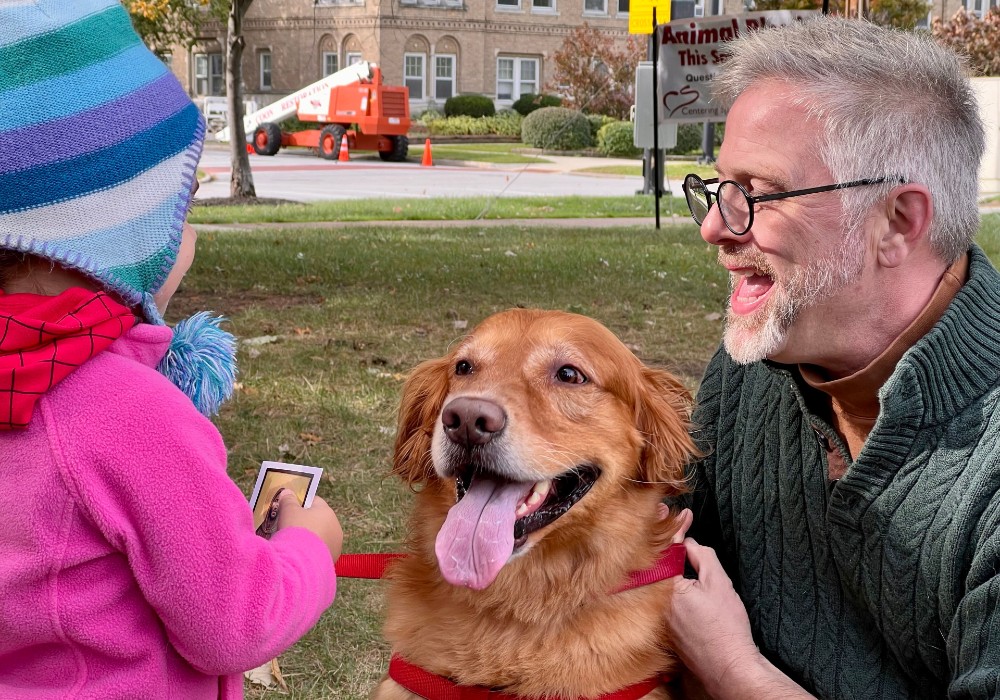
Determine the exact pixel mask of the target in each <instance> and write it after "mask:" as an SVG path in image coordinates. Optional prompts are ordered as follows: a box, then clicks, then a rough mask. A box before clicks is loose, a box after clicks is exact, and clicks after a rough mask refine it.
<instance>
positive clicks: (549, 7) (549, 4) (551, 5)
mask: <svg viewBox="0 0 1000 700" xmlns="http://www.w3.org/2000/svg"><path fill="white" fill-rule="evenodd" d="M537 3H544V4H541V5H540V4H537ZM531 11H532V12H537V13H538V14H541V15H551V14H555V13H556V0H531Z"/></svg>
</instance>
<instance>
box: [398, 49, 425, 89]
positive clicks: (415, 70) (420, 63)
mask: <svg viewBox="0 0 1000 700" xmlns="http://www.w3.org/2000/svg"><path fill="white" fill-rule="evenodd" d="M425 58H426V56H425V55H424V54H422V53H407V54H403V85H405V86H406V87H408V88H409V89H410V99H411V100H422V99H424V59H425Z"/></svg>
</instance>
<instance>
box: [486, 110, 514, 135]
mask: <svg viewBox="0 0 1000 700" xmlns="http://www.w3.org/2000/svg"><path fill="white" fill-rule="evenodd" d="M482 119H483V121H484V122H486V125H487V127H488V128H489V131H488V132H487V133H490V134H496V135H497V136H515V137H518V138H520V136H521V122H522V121H524V117H522V116H521V115H520V114H518V113H517V112H515V111H514V110H511V109H505V110H501V111H500V112H498V113H497V114H496V116H493V117H483V118H482Z"/></svg>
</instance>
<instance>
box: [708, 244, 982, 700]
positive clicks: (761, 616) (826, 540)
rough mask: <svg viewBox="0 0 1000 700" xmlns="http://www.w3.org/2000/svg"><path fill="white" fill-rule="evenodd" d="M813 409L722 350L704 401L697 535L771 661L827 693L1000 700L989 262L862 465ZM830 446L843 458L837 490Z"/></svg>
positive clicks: (907, 366) (899, 374) (923, 343)
mask: <svg viewBox="0 0 1000 700" xmlns="http://www.w3.org/2000/svg"><path fill="white" fill-rule="evenodd" d="M817 398H818V396H817V395H816V394H815V393H814V390H812V389H810V388H809V387H808V386H807V385H806V384H805V383H804V382H803V381H802V380H801V378H800V377H799V376H798V372H797V371H796V369H795V368H793V367H788V366H782V365H775V364H770V363H755V364H751V365H738V364H736V363H735V362H733V360H732V359H731V358H730V357H729V355H728V354H727V353H726V352H725V351H724V350H722V349H720V350H719V351H718V352H717V353H716V355H715V357H714V358H713V359H712V361H711V363H710V364H709V367H708V369H707V371H706V373H705V377H704V379H703V382H702V385H701V389H700V391H699V392H698V408H697V411H696V413H695V421H694V422H695V427H696V436H697V437H698V439H699V441H700V442H701V445H702V448H703V449H704V450H705V451H706V454H708V457H707V458H706V459H704V460H703V461H702V462H701V463H700V464H699V465H698V467H697V470H698V474H697V476H698V480H697V482H696V483H697V492H696V500H695V527H696V528H697V529H696V530H695V531H693V534H694V536H695V537H697V538H698V539H699V541H701V542H702V544H707V545H711V546H714V547H715V548H716V549H717V550H718V553H719V556H720V558H721V559H722V562H723V564H724V565H725V566H726V568H727V570H728V571H729V573H730V576H731V577H732V578H733V582H734V584H735V585H736V588H737V590H738V591H739V593H740V595H741V596H742V598H743V601H744V603H745V604H746V607H747V612H748V613H749V615H750V622H751V625H752V627H753V633H754V637H755V639H756V641H757V644H758V645H759V647H760V649H761V651H762V652H763V653H764V654H765V656H767V657H768V658H769V659H770V660H771V661H772V662H773V663H774V664H775V665H777V666H778V667H779V668H781V669H782V670H783V671H785V672H786V673H787V674H789V675H790V676H791V677H792V678H793V679H795V680H796V681H797V682H798V683H800V684H801V685H802V686H804V687H805V688H806V689H807V690H809V691H810V692H813V693H815V694H817V695H819V696H820V697H824V698H845V699H846V698H852V699H853V698H943V697H953V698H986V697H990V698H992V697H1000V273H998V272H997V271H996V270H995V269H994V268H993V266H992V265H991V264H990V261H989V259H988V258H987V257H986V255H985V254H984V253H983V251H982V250H980V249H979V248H978V247H973V249H972V250H971V252H970V266H969V279H968V281H967V282H966V283H965V285H964V286H963V287H962V289H961V290H960V291H959V293H958V294H957V295H956V297H955V299H954V300H953V301H952V303H951V305H950V306H949V307H948V309H947V311H946V312H945V314H944V316H943V317H942V318H941V320H940V321H938V323H937V324H936V325H935V326H934V328H933V329H932V330H931V331H930V332H929V333H928V334H927V335H926V336H924V337H923V338H922V339H921V340H920V341H919V342H918V343H917V344H916V345H915V346H914V347H913V348H911V349H910V350H909V351H908V352H907V353H906V354H905V355H904V356H903V358H902V359H901V360H900V362H899V364H898V365H897V367H896V369H895V371H894V372H893V374H892V376H891V377H890V378H889V380H888V381H887V382H886V383H885V385H884V386H883V387H882V389H881V390H880V391H879V398H880V402H881V406H882V409H881V413H880V415H879V417H878V421H877V422H876V424H875V427H874V428H873V430H872V432H871V434H870V435H869V436H868V440H867V442H866V443H865V446H864V449H863V450H862V451H861V452H860V454H859V455H858V458H857V460H856V461H854V462H853V463H851V461H850V456H849V455H848V454H847V451H846V450H845V449H844V447H843V444H842V443H841V441H840V440H839V438H838V437H837V435H836V433H835V432H834V431H833V429H832V428H831V427H830V425H829V423H827V422H826V421H824V420H822V419H821V418H819V417H818V416H817V415H815V414H814V413H813V412H812V411H811V410H810V406H814V407H815V406H818V405H819V404H818V402H817ZM824 444H833V445H835V446H836V447H838V448H839V449H840V450H841V451H842V452H843V453H844V458H845V460H846V461H847V464H848V465H849V466H848V470H847V473H846V474H845V475H844V477H843V478H842V479H840V480H839V481H837V482H835V483H833V484H831V483H830V481H829V480H828V478H827V463H826V449H825V447H824Z"/></svg>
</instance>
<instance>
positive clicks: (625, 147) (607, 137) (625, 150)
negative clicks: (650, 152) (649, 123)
mask: <svg viewBox="0 0 1000 700" xmlns="http://www.w3.org/2000/svg"><path fill="white" fill-rule="evenodd" d="M597 150H598V151H599V152H600V153H601V154H603V155H606V156H611V157H614V158H635V157H636V156H639V155H641V154H642V149H641V148H636V147H635V144H634V142H633V126H632V122H611V123H610V124H605V125H604V126H602V127H601V130H600V131H598V132H597Z"/></svg>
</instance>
